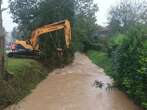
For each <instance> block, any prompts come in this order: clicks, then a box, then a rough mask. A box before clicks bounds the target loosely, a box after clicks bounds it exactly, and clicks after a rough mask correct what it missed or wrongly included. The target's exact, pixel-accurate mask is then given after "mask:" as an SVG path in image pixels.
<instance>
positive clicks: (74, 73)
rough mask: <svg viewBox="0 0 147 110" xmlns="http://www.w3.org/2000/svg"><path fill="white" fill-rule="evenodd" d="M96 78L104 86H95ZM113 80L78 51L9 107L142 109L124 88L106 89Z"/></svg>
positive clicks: (20, 109)
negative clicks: (67, 63) (20, 99)
mask: <svg viewBox="0 0 147 110" xmlns="http://www.w3.org/2000/svg"><path fill="white" fill-rule="evenodd" d="M58 73H60V74H58ZM95 80H97V81H101V82H103V83H104V86H103V87H102V88H96V87H95V86H93V83H94V81H95ZM111 83H112V80H111V79H110V78H109V77H108V76H106V75H105V74H104V72H103V70H102V69H100V68H98V67H97V66H96V65H94V64H92V63H91V61H90V60H89V59H88V58H87V57H86V56H85V55H82V54H79V53H77V54H76V55H75V61H74V63H73V64H71V65H69V66H67V67H65V68H63V69H57V70H55V71H53V72H52V73H51V74H50V75H49V77H48V78H47V79H46V80H44V81H43V82H42V83H40V84H39V85H38V87H37V88H36V89H35V90H34V91H32V94H31V95H29V96H27V97H26V98H25V99H24V100H23V101H21V102H20V103H19V104H18V105H14V106H12V107H10V108H7V109H6V110H11V109H12V110H141V109H139V108H138V107H137V106H136V105H135V104H133V102H132V101H130V100H129V99H128V98H127V96H126V95H125V94H124V93H122V92H121V91H119V90H117V89H111V90H107V89H106V87H107V84H111Z"/></svg>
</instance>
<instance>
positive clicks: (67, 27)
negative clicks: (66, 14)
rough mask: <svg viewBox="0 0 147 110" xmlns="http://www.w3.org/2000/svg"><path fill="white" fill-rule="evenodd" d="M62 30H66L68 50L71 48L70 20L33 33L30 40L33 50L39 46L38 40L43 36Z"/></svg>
mask: <svg viewBox="0 0 147 110" xmlns="http://www.w3.org/2000/svg"><path fill="white" fill-rule="evenodd" d="M61 29H64V34H65V42H66V46H67V48H69V47H70V43H71V27H70V22H69V21H68V20H64V21H60V22H56V23H53V24H49V25H45V26H43V27H40V28H38V29H36V30H34V31H33V32H32V35H31V39H30V41H31V44H32V47H33V49H35V47H36V45H37V44H38V38H39V37H40V36H41V35H42V34H44V33H48V32H53V31H57V30H61Z"/></svg>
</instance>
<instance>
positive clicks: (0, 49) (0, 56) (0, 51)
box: [0, 0, 5, 78]
mask: <svg viewBox="0 0 147 110" xmlns="http://www.w3.org/2000/svg"><path fill="white" fill-rule="evenodd" d="M1 5H2V0H0V78H3V76H4V36H5V31H4V28H3V25H2V10H1Z"/></svg>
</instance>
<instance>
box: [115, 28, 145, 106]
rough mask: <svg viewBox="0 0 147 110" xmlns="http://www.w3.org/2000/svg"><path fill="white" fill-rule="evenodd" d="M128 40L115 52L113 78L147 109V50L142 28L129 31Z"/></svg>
mask: <svg viewBox="0 0 147 110" xmlns="http://www.w3.org/2000/svg"><path fill="white" fill-rule="evenodd" d="M127 37H128V39H126V40H124V42H123V43H122V45H120V46H118V47H117V48H116V49H115V50H114V51H113V55H112V56H113V68H114V70H115V71H114V73H113V74H112V77H113V78H114V80H115V81H116V82H117V84H118V87H119V88H121V89H122V90H124V91H125V92H126V93H127V94H128V95H129V96H130V97H131V98H133V99H134V100H135V102H137V103H138V104H140V105H141V106H143V107H144V108H145V109H147V48H146V43H145V42H146V38H145V37H144V31H143V29H142V28H135V29H133V30H131V31H129V33H128V35H127Z"/></svg>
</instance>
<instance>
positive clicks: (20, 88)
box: [0, 58, 48, 109]
mask: <svg viewBox="0 0 147 110" xmlns="http://www.w3.org/2000/svg"><path fill="white" fill-rule="evenodd" d="M7 70H8V72H9V73H11V78H9V79H8V81H4V80H0V109H2V108H3V107H5V106H7V105H10V104H13V103H16V102H18V101H20V100H21V99H22V98H24V97H25V96H26V95H27V94H29V93H30V92H31V90H32V89H33V88H35V87H36V85H37V84H38V83H39V82H40V81H41V80H43V79H45V77H46V76H47V73H48V72H47V70H46V68H44V66H43V65H41V64H40V63H38V62H37V61H35V60H31V59H15V58H11V59H8V65H7Z"/></svg>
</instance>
